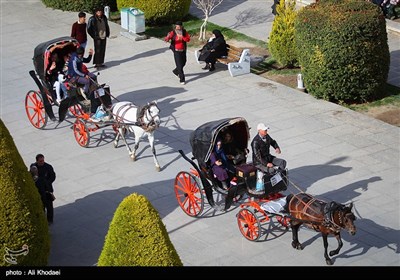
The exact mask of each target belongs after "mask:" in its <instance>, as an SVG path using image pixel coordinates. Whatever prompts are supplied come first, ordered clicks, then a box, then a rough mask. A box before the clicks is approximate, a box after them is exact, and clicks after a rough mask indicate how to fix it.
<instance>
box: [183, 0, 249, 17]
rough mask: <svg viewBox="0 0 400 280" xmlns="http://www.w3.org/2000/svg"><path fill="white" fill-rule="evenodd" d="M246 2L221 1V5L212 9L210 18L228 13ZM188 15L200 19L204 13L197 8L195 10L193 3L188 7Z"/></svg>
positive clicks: (238, 0)
mask: <svg viewBox="0 0 400 280" xmlns="http://www.w3.org/2000/svg"><path fill="white" fill-rule="evenodd" d="M246 1H247V0H235V1H222V3H221V4H220V5H219V6H217V7H216V8H215V9H214V11H213V12H212V14H211V16H213V15H217V14H220V13H225V12H227V11H229V10H230V9H232V8H234V7H235V6H238V5H240V4H242V3H244V2H246ZM189 13H190V14H191V15H194V16H196V17H198V18H201V19H202V18H204V13H203V12H202V11H201V10H200V9H199V8H197V6H196V4H194V3H193V1H192V4H191V6H190V9H189Z"/></svg>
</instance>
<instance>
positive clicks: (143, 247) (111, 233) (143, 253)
mask: <svg viewBox="0 0 400 280" xmlns="http://www.w3.org/2000/svg"><path fill="white" fill-rule="evenodd" d="M98 265H99V266H182V262H181V260H180V258H179V256H178V254H177V252H176V251H175V248H174V246H173V244H172V243H171V241H170V239H169V237H168V233H167V231H166V229H165V226H164V224H163V222H162V221H161V219H160V217H159V215H158V213H157V211H156V210H155V209H154V208H153V206H152V205H151V203H150V202H149V201H148V200H147V199H146V198H145V197H144V196H143V195H138V194H135V193H134V194H131V195H129V196H128V197H126V198H125V199H124V200H123V201H122V202H121V204H120V205H119V206H118V208H117V210H116V211H115V214H114V217H113V219H112V221H111V223H110V228H109V230H108V233H107V236H106V240H105V243H104V247H103V250H102V252H101V255H100V258H99V261H98Z"/></svg>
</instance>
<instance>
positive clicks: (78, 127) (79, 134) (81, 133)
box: [74, 118, 90, 148]
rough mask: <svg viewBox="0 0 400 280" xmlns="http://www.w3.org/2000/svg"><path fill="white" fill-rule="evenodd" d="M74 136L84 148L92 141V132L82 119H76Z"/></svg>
mask: <svg viewBox="0 0 400 280" xmlns="http://www.w3.org/2000/svg"><path fill="white" fill-rule="evenodd" d="M74 136H75V140H76V142H78V144H79V145H80V146H82V147H84V148H86V147H87V146H88V145H89V141H90V132H89V129H88V127H87V125H86V124H85V123H84V122H83V121H82V120H81V119H79V118H78V119H76V120H75V122H74Z"/></svg>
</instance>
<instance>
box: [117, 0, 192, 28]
mask: <svg viewBox="0 0 400 280" xmlns="http://www.w3.org/2000/svg"><path fill="white" fill-rule="evenodd" d="M191 3H192V1H191V0H117V7H118V9H119V10H120V9H121V8H129V7H134V8H139V9H140V10H142V11H143V12H144V17H145V20H146V24H149V25H157V24H165V23H174V22H176V21H177V20H181V21H183V20H184V18H185V17H186V16H187V15H188V14H189V8H190V4H191Z"/></svg>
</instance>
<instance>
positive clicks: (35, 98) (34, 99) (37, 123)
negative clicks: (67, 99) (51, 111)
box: [25, 90, 48, 129]
mask: <svg viewBox="0 0 400 280" xmlns="http://www.w3.org/2000/svg"><path fill="white" fill-rule="evenodd" d="M25 110H26V115H27V116H28V119H29V121H30V122H31V124H32V125H33V126H34V127H36V128H38V129H43V128H44V127H45V126H46V124H47V120H48V116H47V114H46V111H45V110H44V102H43V98H42V95H41V94H40V93H38V92H36V91H34V90H31V91H29V92H28V93H27V94H26V97H25Z"/></svg>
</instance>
